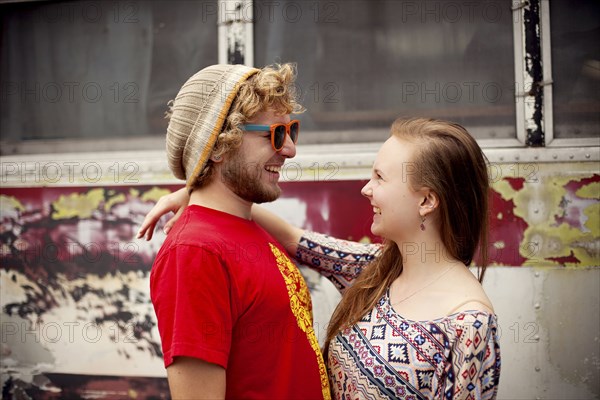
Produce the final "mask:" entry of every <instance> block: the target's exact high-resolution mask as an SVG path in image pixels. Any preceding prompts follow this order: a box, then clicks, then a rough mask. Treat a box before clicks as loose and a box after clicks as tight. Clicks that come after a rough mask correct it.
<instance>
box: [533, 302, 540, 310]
mask: <svg viewBox="0 0 600 400" xmlns="http://www.w3.org/2000/svg"><path fill="white" fill-rule="evenodd" d="M533 306H534V307H535V309H536V310H539V309H540V307H541V306H540V303H535V304H534V305H533Z"/></svg>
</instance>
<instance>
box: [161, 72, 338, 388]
mask: <svg viewBox="0 0 600 400" xmlns="http://www.w3.org/2000/svg"><path fill="white" fill-rule="evenodd" d="M294 79H295V74H294V69H293V66H292V65H289V64H284V65H282V66H275V67H265V68H263V69H261V70H258V69H254V68H249V67H246V66H242V65H214V66H211V67H207V68H205V69H203V70H201V71H200V72H198V73H197V74H195V75H194V76H192V77H191V78H190V79H189V80H188V81H187V82H186V83H185V84H184V85H183V87H182V88H181V90H180V92H179V94H178V95H177V97H176V99H175V101H174V102H173V105H172V109H171V113H170V122H169V127H168V129H167V156H168V160H169V166H170V168H171V170H172V171H173V173H174V174H175V176H177V177H178V178H182V179H185V180H186V185H187V188H188V191H189V192H190V202H189V206H188V207H187V208H186V210H185V211H184V212H183V214H182V215H181V217H180V219H179V220H178V221H177V223H176V224H175V226H174V227H173V229H172V230H171V232H170V233H169V236H168V237H167V239H166V240H165V242H164V244H163V246H162V248H161V249H160V251H159V253H158V255H157V257H156V260H155V262H154V265H153V267H152V272H151V276H150V291H151V298H152V303H153V305H154V309H155V311H156V315H157V318H158V328H159V332H160V335H161V340H162V348H163V353H164V362H165V367H166V368H167V376H168V380H169V386H170V389H171V395H172V397H173V398H174V399H178V398H194V399H197V398H210V399H214V398H236V399H253V398H268V399H292V398H303V399H316V398H329V386H328V379H327V374H326V370H325V364H324V362H323V358H322V355H321V352H320V349H319V345H318V342H317V338H316V336H315V332H314V330H313V327H312V310H311V308H312V305H311V302H310V295H309V292H308V289H307V287H306V284H305V283H304V280H303V278H302V276H301V275H300V273H299V271H298V269H297V268H296V267H295V265H294V264H293V263H292V262H291V261H290V260H289V258H288V257H287V255H286V253H285V251H284V250H283V248H282V247H281V246H280V245H279V243H277V242H276V241H275V240H274V239H273V238H272V237H271V236H269V235H268V234H267V233H266V232H265V231H264V230H263V229H262V228H260V227H259V226H258V225H257V224H256V223H255V222H254V221H252V220H251V208H252V204H253V203H262V202H267V201H273V200H275V199H276V198H277V197H278V196H279V194H280V188H279V186H278V183H277V182H278V179H279V172H280V170H281V167H282V165H283V163H284V161H285V159H286V158H292V157H294V156H295V154H296V148H295V141H296V139H297V135H298V129H299V123H298V122H297V121H291V120H290V113H292V112H300V111H301V110H302V108H301V106H300V105H298V104H297V103H296V100H295V95H294V92H293V90H292V85H293V82H294Z"/></svg>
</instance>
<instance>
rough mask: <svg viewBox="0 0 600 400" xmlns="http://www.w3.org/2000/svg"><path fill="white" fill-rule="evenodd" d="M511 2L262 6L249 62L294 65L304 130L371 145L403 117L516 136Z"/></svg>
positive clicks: (360, 0) (353, 0) (263, 0)
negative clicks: (373, 132) (428, 118)
mask: <svg viewBox="0 0 600 400" xmlns="http://www.w3.org/2000/svg"><path fill="white" fill-rule="evenodd" d="M512 3H513V2H511V1H477V2H451V1H398V0H390V1H373V0H347V1H326V2H304V1H301V2H298V1H293V0H291V1H286V0H281V1H278V2H271V1H268V0H259V1H257V2H255V20H256V25H255V31H254V32H255V63H256V64H257V65H264V64H269V63H273V62H281V61H296V62H297V63H298V72H299V82H298V86H299V89H300V90H301V92H302V95H303V100H304V105H305V106H306V107H307V109H308V112H307V113H306V114H304V115H303V116H302V117H301V119H302V123H303V130H305V131H306V130H319V131H334V130H337V131H344V135H343V139H342V140H350V141H363V140H372V138H369V137H366V135H368V134H366V133H364V132H368V129H370V128H373V129H375V130H376V129H377V128H380V129H383V128H388V127H389V125H390V123H391V122H392V121H393V120H394V119H395V117H397V116H400V115H404V116H431V117H438V118H444V119H449V120H453V121H456V122H459V123H461V124H463V125H465V126H466V127H467V128H469V129H470V130H471V131H472V132H473V133H474V134H475V135H476V136H477V137H481V138H503V137H515V136H516V132H515V100H514V86H515V85H514V55H513V20H512V11H511V5H512ZM353 132H354V133H353ZM331 135H332V136H331V137H332V139H331V140H339V135H338V137H336V135H334V134H331ZM333 137H336V139H333ZM303 140H304V139H303Z"/></svg>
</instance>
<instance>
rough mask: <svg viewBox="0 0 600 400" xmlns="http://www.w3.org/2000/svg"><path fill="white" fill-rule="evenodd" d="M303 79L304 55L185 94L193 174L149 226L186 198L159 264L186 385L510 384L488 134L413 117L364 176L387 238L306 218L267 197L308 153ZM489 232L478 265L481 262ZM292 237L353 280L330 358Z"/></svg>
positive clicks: (223, 388)
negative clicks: (298, 67) (330, 229)
mask: <svg viewBox="0 0 600 400" xmlns="http://www.w3.org/2000/svg"><path fill="white" fill-rule="evenodd" d="M294 79H295V71H294V67H293V65H290V64H284V65H276V66H270V67H265V68H263V69H255V68H250V67H246V66H241V65H217V66H211V67H207V68H205V69H203V70H201V71H200V72H198V73H197V74H195V75H194V76H192V77H191V78H190V79H189V80H188V81H187V82H186V83H185V84H184V85H183V87H182V88H181V90H180V92H179V93H178V95H177V97H176V99H175V100H174V103H173V104H172V108H171V112H170V122H169V127H168V130H167V156H168V160H169V166H170V168H171V170H172V171H173V173H174V174H175V175H176V176H177V177H178V178H181V179H185V180H186V188H185V189H182V190H179V191H178V192H175V193H173V194H171V195H169V196H166V197H164V198H162V199H161V200H159V202H158V203H157V205H156V206H155V207H154V208H153V210H152V211H151V212H150V213H149V214H148V216H147V217H146V219H145V221H144V223H143V224H142V227H141V228H140V231H139V233H138V237H143V236H145V237H146V238H147V239H150V238H151V236H152V232H153V229H154V226H155V225H156V222H157V220H158V219H159V218H160V216H161V215H163V214H164V213H166V212H168V211H177V214H176V217H175V218H173V219H172V220H170V221H169V222H168V223H167V227H168V228H166V229H169V228H171V226H172V229H171V230H170V232H169V235H168V237H167V239H166V240H165V243H164V244H163V246H162V248H161V250H160V251H159V253H158V255H157V257H156V260H155V262H154V265H153V267H152V272H151V281H150V285H151V297H152V302H153V304H154V308H155V311H156V314H157V319H158V327H159V332H160V335H161V341H162V347H163V353H164V362H165V367H166V368H167V376H168V380H169V386H170V390H171V395H172V397H173V398H176V399H177V398H232V399H252V398H264V399H267V398H268V399H275V398H277V399H292V398H299V399H321V398H323V399H328V398H331V397H334V398H340V399H341V398H344V399H346V398H352V399H355V398H361V399H362V398H368V399H378V398H414V399H433V398H436V399H437V398H447V399H467V398H469V399H481V398H483V399H490V398H495V396H496V392H497V385H498V381H499V373H500V353H499V346H498V337H497V333H496V329H497V321H496V316H495V314H494V311H493V308H492V305H491V303H490V301H489V299H488V298H487V296H486V295H485V293H484V291H483V289H482V287H481V284H480V281H481V279H482V278H483V273H484V272H485V258H486V257H485V249H486V245H487V243H486V241H487V228H488V224H487V212H488V201H487V192H488V175H487V166H486V162H485V158H484V155H483V153H482V151H481V149H480V148H479V146H478V145H477V143H476V142H475V140H474V139H473V138H472V137H471V136H470V135H469V134H468V133H467V132H466V130H465V129H464V128H463V127H461V126H460V125H457V124H453V123H448V122H444V121H437V120H430V119H406V120H404V119H399V120H397V121H395V122H394V123H393V125H392V128H391V136H390V138H389V139H388V140H387V141H386V142H385V143H384V144H383V145H382V147H381V149H380V150H379V152H378V154H377V157H376V160H375V163H374V165H373V169H372V176H371V179H370V181H369V182H368V183H367V184H366V185H365V186H364V187H363V189H362V191H361V193H362V195H363V196H365V197H366V199H367V200H368V201H369V202H370V203H371V205H372V206H373V223H372V225H371V231H372V232H373V233H374V234H376V235H378V236H381V237H383V238H384V239H385V240H384V243H383V245H366V244H358V243H353V242H348V241H343V240H338V239H334V238H331V237H328V236H325V235H322V234H319V233H315V232H307V231H304V230H302V229H300V228H297V227H294V226H291V225H289V224H288V223H287V222H285V221H283V220H282V219H280V218H279V217H277V216H275V215H273V214H272V213H269V212H268V211H266V210H264V209H262V208H261V207H259V206H254V203H263V202H270V201H273V200H275V199H277V197H278V196H279V194H280V188H279V187H278V184H277V182H278V179H279V171H280V169H281V166H282V165H283V163H284V161H285V159H287V158H292V157H294V156H295V154H296V147H295V143H296V141H297V139H298V133H299V128H300V126H299V122H298V121H296V120H292V119H291V117H290V114H297V113H299V112H302V111H303V109H302V107H301V106H300V105H299V104H298V103H297V101H296V99H295V94H294V92H293V90H292V88H293V83H294ZM407 170H409V171H411V173H407ZM185 205H187V207H184V206H185ZM175 220H177V223H175V224H173V222H174V221H175ZM408 244H410V245H411V246H412V247H411V251H403V250H404V249H405V246H406V245H408ZM282 245H284V246H285V247H284V246H282ZM415 245H416V246H417V247H418V248H417V249H416V251H415V248H414V246H415ZM478 248H480V249H482V250H483V251H482V253H481V257H480V258H481V259H482V267H481V269H480V274H479V281H478V279H477V278H475V277H474V276H473V274H472V273H471V272H470V271H469V270H468V269H467V266H469V265H470V264H471V263H472V261H473V257H474V255H475V253H476V251H477V249H478ZM288 254H292V255H294V256H295V258H296V259H297V260H298V261H299V262H301V263H304V264H306V265H308V266H310V267H311V268H313V269H315V270H317V271H318V272H320V273H321V274H322V275H324V276H326V277H327V278H329V279H330V280H331V281H332V282H333V283H334V284H335V285H336V286H337V287H338V289H339V290H340V291H341V292H342V295H343V296H342V300H341V302H340V304H339V305H338V307H337V309H336V310H335V312H334V314H333V316H332V318H331V322H330V324H329V327H328V332H327V339H326V343H325V346H324V349H323V353H324V357H323V355H322V352H321V349H320V348H319V345H318V342H317V338H316V335H315V332H314V330H313V327H312V304H311V300H310V295H309V292H308V289H307V287H306V284H305V282H304V280H303V278H302V276H301V275H300V273H299V271H298V269H297V268H296V266H295V265H294V264H293V263H292V261H291V260H290V259H289V258H288Z"/></svg>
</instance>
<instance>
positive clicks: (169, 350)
mask: <svg viewBox="0 0 600 400" xmlns="http://www.w3.org/2000/svg"><path fill="white" fill-rule="evenodd" d="M230 288H231V283H230V279H229V274H228V272H227V269H226V266H225V265H223V263H222V261H221V259H220V258H219V257H218V256H217V255H215V254H214V253H213V252H211V251H210V250H208V249H206V248H203V247H197V246H189V245H177V246H174V247H173V248H171V249H169V251H167V252H165V253H163V254H161V257H160V258H159V259H157V260H156V261H155V263H154V265H153V267H152V272H151V276H150V295H151V298H152V303H153V305H154V310H155V312H156V316H157V319H158V329H159V332H160V336H161V341H162V349H163V353H164V355H163V356H164V362H165V367H168V366H169V365H170V364H171V363H172V362H173V359H174V357H177V356H187V357H195V358H200V359H202V360H204V361H207V362H210V363H214V364H217V365H220V366H222V367H223V368H226V367H227V359H228V357H229V350H230V347H231V331H232V326H233V315H232V314H233V312H232V310H233V307H232V306H233V305H232V304H231V295H230V292H231V289H230Z"/></svg>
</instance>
